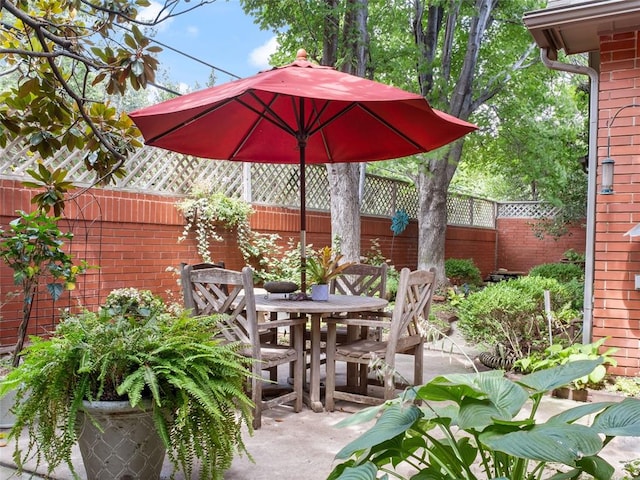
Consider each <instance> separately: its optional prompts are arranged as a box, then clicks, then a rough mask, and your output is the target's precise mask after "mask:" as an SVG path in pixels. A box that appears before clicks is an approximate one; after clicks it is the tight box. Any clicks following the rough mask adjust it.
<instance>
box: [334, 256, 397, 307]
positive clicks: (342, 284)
mask: <svg viewBox="0 0 640 480" xmlns="http://www.w3.org/2000/svg"><path fill="white" fill-rule="evenodd" d="M329 290H330V292H331V293H337V294H340V295H366V296H368V297H375V296H377V297H380V298H385V295H386V293H387V265H386V264H382V265H367V264H364V263H357V264H354V265H350V266H349V267H347V268H346V269H345V270H344V271H343V272H342V274H341V275H339V276H337V277H335V278H333V279H332V280H331V283H330V285H329Z"/></svg>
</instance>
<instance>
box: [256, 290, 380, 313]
mask: <svg viewBox="0 0 640 480" xmlns="http://www.w3.org/2000/svg"><path fill="white" fill-rule="evenodd" d="M255 298H256V310H258V311H260V312H287V313H311V314H313V313H331V312H363V311H376V310H382V309H383V308H385V307H386V306H387V304H388V303H389V302H387V301H386V300H385V299H383V298H379V297H365V296H361V295H329V300H328V301H326V302H322V301H313V300H287V299H283V298H277V297H269V296H266V295H260V294H257V295H256V297H255Z"/></svg>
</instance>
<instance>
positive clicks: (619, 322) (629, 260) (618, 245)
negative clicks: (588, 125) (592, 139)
mask: <svg viewBox="0 0 640 480" xmlns="http://www.w3.org/2000/svg"><path fill="white" fill-rule="evenodd" d="M639 42H640V36H639V32H628V33H621V34H615V35H606V36H601V37H600V61H601V65H600V96H599V109H598V110H599V116H598V160H599V161H598V165H600V162H601V161H602V159H604V158H605V157H606V156H607V153H608V152H607V136H608V132H609V130H610V132H611V142H610V145H611V151H610V155H611V157H612V158H614V159H615V176H614V186H613V188H614V191H615V193H614V194H613V195H600V194H599V195H598V197H597V206H596V224H595V227H596V243H595V271H594V276H595V278H594V309H593V322H594V325H593V327H594V328H593V336H594V339H598V338H602V337H607V336H609V337H611V338H610V340H608V341H607V345H608V346H613V347H618V348H619V351H618V353H617V354H616V359H617V361H618V366H617V367H616V368H614V369H612V371H613V372H614V373H618V374H621V375H638V374H640V292H639V291H636V290H635V289H634V276H635V275H636V274H639V273H640V239H638V238H635V239H634V238H630V237H625V236H623V234H624V232H626V231H627V230H629V229H630V228H631V227H632V226H634V225H636V224H637V223H640V150H639V149H638V145H640V107H628V108H623V109H622V110H620V109H621V108H622V107H625V106H628V105H633V104H638V103H640V101H639V100H638V98H639V97H640V62H638V59H640V50H639V48H638V47H639ZM617 112H618V115H617V117H616V118H615V121H614V122H613V123H610V122H611V120H612V119H613V117H614V116H615V115H616V113H617ZM600 173H601V172H600V166H598V185H600V180H601V177H600Z"/></svg>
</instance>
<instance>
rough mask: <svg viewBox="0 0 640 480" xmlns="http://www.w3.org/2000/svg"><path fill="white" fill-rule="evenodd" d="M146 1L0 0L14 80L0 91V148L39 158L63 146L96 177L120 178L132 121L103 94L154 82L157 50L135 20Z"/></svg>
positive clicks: (0, 49) (131, 144) (0, 39)
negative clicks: (16, 146) (79, 155)
mask: <svg viewBox="0 0 640 480" xmlns="http://www.w3.org/2000/svg"><path fill="white" fill-rule="evenodd" d="M148 5H149V2H148V0H133V1H129V0H114V1H111V2H108V3H107V4H104V5H102V4H101V5H93V4H87V5H84V6H83V8H82V9H80V8H79V5H78V4H77V3H75V2H61V1H57V0H55V1H52V2H48V3H46V4H45V3H38V2H12V1H8V2H4V3H3V6H2V8H1V9H0V10H1V12H2V18H3V22H5V24H6V25H11V28H5V29H2V31H0V55H2V58H3V62H4V65H5V66H6V67H7V69H14V75H15V77H14V81H12V82H8V83H7V84H6V85H4V86H3V88H2V89H1V90H0V125H1V126H2V128H0V146H2V147H4V146H6V145H7V144H8V143H9V142H11V141H18V142H21V143H22V145H23V146H24V147H26V148H28V149H29V150H30V151H31V152H34V153H38V154H39V155H40V156H41V157H42V158H48V157H52V156H53V155H54V154H55V153H56V152H58V151H59V150H61V149H62V148H67V149H68V150H70V151H74V150H82V151H83V152H84V157H83V160H84V164H85V167H86V168H87V169H88V170H90V171H93V172H95V173H96V178H97V181H99V182H105V183H106V182H109V181H110V180H111V179H112V178H113V177H116V178H117V177H121V176H122V175H123V174H124V169H123V168H122V167H123V164H124V161H125V159H126V158H127V156H128V155H129V154H130V153H131V152H132V151H133V150H134V149H135V148H139V147H141V146H142V144H141V143H140V140H139V131H138V129H137V128H136V127H135V126H134V125H133V122H132V121H131V119H130V118H129V117H128V116H127V115H126V114H125V113H124V112H118V111H117V110H116V109H115V108H114V107H113V106H111V105H110V103H109V101H106V102H105V92H106V94H107V95H113V94H118V95H122V94H124V93H125V92H126V91H127V89H133V90H140V89H144V88H146V86H147V85H148V84H150V83H153V82H154V81H155V72H156V70H157V67H158V60H157V59H156V58H155V55H156V54H157V53H158V52H160V51H161V49H160V48H159V47H157V46H155V45H152V44H151V40H150V39H149V38H148V37H146V36H145V35H143V33H142V30H141V29H140V28H139V27H138V26H137V23H140V22H138V21H137V20H136V17H137V15H138V13H139V11H140V10H141V9H142V8H144V7H147V6H148ZM164 8H165V9H166V8H167V6H166V5H165V6H164ZM79 10H81V12H80V13H79ZM180 10H183V9H180V8H177V9H174V8H171V15H163V14H159V15H158V19H157V20H155V21H152V22H145V23H146V24H147V25H148V26H149V23H151V26H152V25H155V24H157V23H160V22H161V21H163V19H164V20H166V19H167V18H170V17H173V16H175V15H179V14H180V13H181V11H180ZM121 27H126V28H125V29H122V28H121ZM61 32H62V33H61ZM43 126H46V128H43Z"/></svg>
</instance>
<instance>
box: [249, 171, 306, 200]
mask: <svg viewBox="0 0 640 480" xmlns="http://www.w3.org/2000/svg"><path fill="white" fill-rule="evenodd" d="M251 201H252V202H253V203H264V204H268V205H279V206H282V207H296V208H298V207H299V206H300V170H299V167H298V166H297V165H275V164H264V163H252V164H251Z"/></svg>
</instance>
